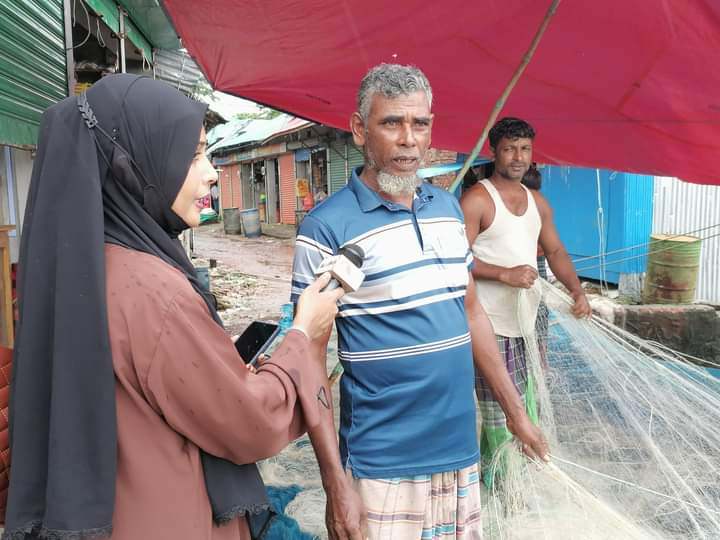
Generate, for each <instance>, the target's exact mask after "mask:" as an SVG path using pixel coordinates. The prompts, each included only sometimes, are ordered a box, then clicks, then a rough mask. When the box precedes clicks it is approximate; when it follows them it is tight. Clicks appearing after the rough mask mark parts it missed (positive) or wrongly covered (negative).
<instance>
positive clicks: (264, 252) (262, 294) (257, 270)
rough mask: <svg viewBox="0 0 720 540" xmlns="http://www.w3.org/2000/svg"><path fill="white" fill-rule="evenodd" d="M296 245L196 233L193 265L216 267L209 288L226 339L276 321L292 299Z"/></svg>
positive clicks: (211, 229)
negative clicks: (255, 323)
mask: <svg viewBox="0 0 720 540" xmlns="http://www.w3.org/2000/svg"><path fill="white" fill-rule="evenodd" d="M294 244H295V241H294V239H279V238H271V237H268V236H261V237H259V238H245V237H244V236H240V235H226V234H224V233H223V230H222V226H221V225H217V224H213V225H205V226H203V227H200V228H198V229H196V230H195V241H194V254H195V256H196V258H195V260H194V261H193V262H194V263H195V265H196V266H202V265H207V264H208V263H209V260H210V259H215V260H216V261H217V267H216V268H213V269H211V270H210V288H211V290H212V292H213V294H215V296H216V297H217V299H218V307H219V308H220V316H221V317H222V319H223V321H224V322H225V326H226V328H227V330H228V332H229V333H231V334H239V333H241V332H242V331H243V330H244V329H245V327H247V325H248V324H250V323H251V322H252V321H253V320H274V321H277V320H278V319H279V318H280V306H281V305H282V304H283V303H285V302H288V301H289V298H290V281H291V272H292V258H293V249H294Z"/></svg>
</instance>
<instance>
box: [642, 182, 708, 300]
mask: <svg viewBox="0 0 720 540" xmlns="http://www.w3.org/2000/svg"><path fill="white" fill-rule="evenodd" d="M653 199H654V200H653V202H654V209H655V211H654V216H653V223H652V232H653V233H659V234H685V233H691V234H692V235H693V236H698V237H700V238H703V243H702V247H701V252H700V271H699V274H698V285H697V290H696V293H695V298H696V300H699V301H705V302H710V303H712V304H720V271H719V270H718V268H720V236H715V235H720V186H701V185H697V184H689V183H687V182H683V181H681V180H678V179H677V178H669V177H665V176H656V177H655V190H654V194H653ZM700 229H704V230H700ZM713 236H715V237H714V238H713Z"/></svg>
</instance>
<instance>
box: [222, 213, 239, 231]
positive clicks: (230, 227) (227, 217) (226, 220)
mask: <svg viewBox="0 0 720 540" xmlns="http://www.w3.org/2000/svg"><path fill="white" fill-rule="evenodd" d="M223 227H224V229H225V234H240V209H238V208H225V209H223Z"/></svg>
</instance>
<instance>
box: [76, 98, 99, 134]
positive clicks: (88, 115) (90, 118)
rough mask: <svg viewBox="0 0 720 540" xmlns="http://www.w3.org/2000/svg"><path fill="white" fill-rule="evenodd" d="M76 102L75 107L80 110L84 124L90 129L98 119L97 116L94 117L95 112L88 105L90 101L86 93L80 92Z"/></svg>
mask: <svg viewBox="0 0 720 540" xmlns="http://www.w3.org/2000/svg"><path fill="white" fill-rule="evenodd" d="M77 102H78V103H77V108H78V110H79V111H80V114H81V115H82V117H83V120H85V125H86V126H87V127H88V129H92V128H94V127H95V126H97V123H98V121H97V118H95V113H94V112H93V110H92V108H91V107H90V103H88V100H87V94H85V93H84V92H83V93H82V94H80V95H79V96H78V97H77Z"/></svg>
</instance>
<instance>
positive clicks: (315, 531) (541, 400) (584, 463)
mask: <svg viewBox="0 0 720 540" xmlns="http://www.w3.org/2000/svg"><path fill="white" fill-rule="evenodd" d="M538 304H539V305H540V308H539V309H537V307H538ZM571 304H572V301H571V300H570V299H569V298H568V297H567V296H566V295H565V294H564V293H562V292H561V291H560V290H558V289H557V288H555V287H554V286H552V285H549V284H548V283H546V282H544V281H541V280H538V283H537V284H536V287H535V288H533V289H531V290H529V291H527V292H524V293H523V294H522V295H521V297H520V302H519V305H518V317H519V320H520V321H521V323H522V324H521V326H522V328H523V332H524V334H525V335H524V338H525V344H526V350H527V363H528V370H529V372H530V373H529V374H530V379H531V380H534V381H535V383H536V388H535V396H536V399H537V407H538V413H539V422H540V424H541V427H542V428H543V430H544V432H545V434H546V435H547V437H548V439H549V443H550V448H551V463H550V464H549V465H538V464H536V463H534V462H531V461H529V460H527V459H526V458H525V457H524V456H523V455H522V454H521V452H520V451H519V448H518V447H517V445H516V443H514V442H511V443H509V444H507V445H506V447H504V448H503V449H502V450H501V451H499V452H497V454H496V458H495V459H494V460H493V462H492V467H493V468H494V470H495V477H496V481H494V482H493V483H492V488H491V489H490V490H486V491H485V492H484V493H483V505H484V506H483V526H484V538H485V540H494V539H508V540H510V539H511V540H526V539H527V540H529V539H532V540H537V539H547V540H565V539H568V540H576V539H577V540H605V539H608V540H610V539H612V540H618V539H623V540H624V539H628V540H635V539H638V540H640V539H643V540H644V539H650V538H661V539H680V538H682V539H691V540H692V539H701V538H707V539H718V538H720V434H719V432H718V420H719V419H720V381H718V380H717V379H715V378H714V377H712V376H711V375H710V374H709V373H708V372H707V371H706V370H705V369H703V368H701V367H696V366H693V365H690V364H687V363H685V362H684V361H682V359H681V358H680V357H679V355H678V354H677V353H674V352H673V351H670V350H667V349H664V348H662V347H661V346H658V345H655V344H650V343H648V342H646V341H643V340H641V339H639V338H637V337H636V336H633V335H632V334H629V333H627V332H625V331H623V330H620V329H619V328H617V327H615V326H612V325H610V324H609V323H606V322H604V321H603V320H601V319H599V318H593V319H592V320H577V319H575V317H573V316H572V315H571V313H570V306H571ZM536 312H537V313H538V316H537V319H536V318H535V313H536ZM331 343H333V344H334V342H331ZM335 361H336V354H335V351H334V348H331V351H330V356H329V358H328V364H329V365H334V363H335ZM334 399H335V405H336V407H337V403H338V399H337V395H335V397H334ZM336 421H337V418H336ZM262 471H263V475H264V477H265V479H266V481H267V482H268V483H269V484H272V485H275V486H283V485H285V486H291V485H298V486H300V487H301V488H302V491H300V492H299V494H298V495H297V496H296V497H295V498H294V499H293V501H292V502H290V503H289V504H288V506H287V508H286V514H287V515H289V516H290V517H293V518H294V519H296V520H297V521H298V524H299V526H300V529H302V530H303V531H305V532H307V533H310V534H312V535H316V536H318V537H320V538H327V533H326V531H325V526H324V512H325V497H324V493H323V491H322V487H321V485H320V475H319V471H318V468H317V463H316V460H315V457H314V454H313V451H312V447H311V445H310V444H309V441H308V440H307V438H306V437H304V438H302V439H300V440H299V441H296V442H295V443H293V444H291V445H290V446H289V447H288V448H287V449H286V450H284V451H283V452H282V453H281V454H280V455H279V456H277V457H275V458H272V459H270V460H267V461H266V462H265V463H263V464H262ZM399 540H404V539H399Z"/></svg>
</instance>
